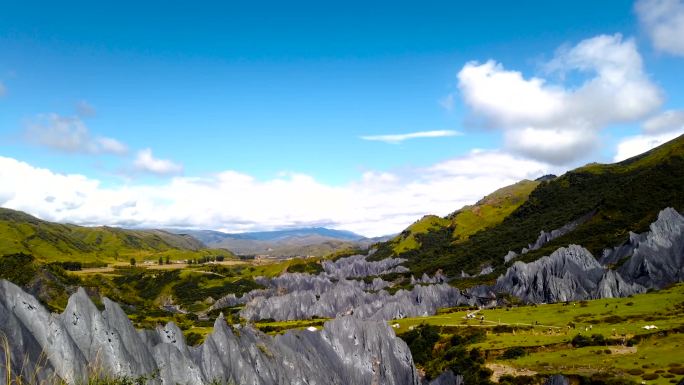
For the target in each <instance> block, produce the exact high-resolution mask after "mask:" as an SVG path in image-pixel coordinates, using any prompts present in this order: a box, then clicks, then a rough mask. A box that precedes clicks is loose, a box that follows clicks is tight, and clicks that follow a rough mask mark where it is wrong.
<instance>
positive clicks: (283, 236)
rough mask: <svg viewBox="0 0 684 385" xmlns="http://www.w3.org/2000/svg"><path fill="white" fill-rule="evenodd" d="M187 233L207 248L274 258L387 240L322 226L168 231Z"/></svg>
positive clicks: (334, 250)
mask: <svg viewBox="0 0 684 385" xmlns="http://www.w3.org/2000/svg"><path fill="white" fill-rule="evenodd" d="M169 231H170V232H173V233H179V234H180V233H182V234H189V235H192V236H193V237H195V238H197V239H199V240H200V241H202V242H203V243H204V244H205V245H207V247H211V248H222V249H228V250H230V251H232V252H234V253H236V254H240V255H258V254H262V255H270V256H275V257H285V256H304V255H315V256H323V255H327V254H330V253H333V252H336V251H339V250H344V249H349V248H358V247H361V248H365V247H368V246H369V245H371V244H373V243H375V242H379V241H384V240H387V239H388V237H381V238H365V237H363V236H362V235H359V234H355V233H353V232H351V231H344V230H334V229H328V228H324V227H307V228H299V229H286V230H274V231H260V232H247V233H223V232H220V231H211V230H169Z"/></svg>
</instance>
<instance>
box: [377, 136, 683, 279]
mask: <svg viewBox="0 0 684 385" xmlns="http://www.w3.org/2000/svg"><path fill="white" fill-rule="evenodd" d="M542 179H544V180H541V181H536V182H529V181H523V182H519V183H517V184H515V185H512V186H508V187H505V188H503V189H501V190H498V191H497V192H495V193H493V194H491V195H490V196H488V197H485V198H484V199H483V200H482V201H480V202H478V204H476V205H474V206H470V207H469V206H466V207H464V208H462V209H460V210H458V211H456V212H454V213H453V214H451V215H449V216H447V217H444V218H439V217H434V216H428V217H425V218H423V219H421V220H420V221H418V222H416V223H414V224H413V225H411V226H410V227H409V228H407V229H406V230H405V231H403V232H402V233H401V234H400V235H398V236H397V237H395V238H394V239H392V240H390V241H388V242H385V243H381V244H379V246H378V251H377V252H376V253H375V254H374V255H373V259H375V260H377V259H383V258H387V257H390V256H398V257H402V258H407V259H408V262H407V263H406V265H407V266H408V267H409V268H410V269H411V270H412V271H413V272H414V273H418V274H420V273H422V272H433V271H436V270H438V269H442V270H443V271H444V272H445V273H446V274H448V275H449V276H452V277H453V276H457V275H459V274H460V273H461V271H462V270H464V271H466V272H468V273H470V274H477V273H478V272H480V271H481V269H482V268H483V267H486V266H491V267H493V268H494V271H495V272H494V273H493V274H492V277H495V276H496V275H498V274H500V273H502V272H503V270H504V268H505V264H506V262H505V260H504V258H503V257H504V256H505V255H506V254H507V253H508V252H509V251H511V250H512V251H516V252H520V251H521V250H522V249H523V248H528V247H530V246H531V245H532V244H534V243H535V240H536V239H537V238H538V237H539V235H540V231H542V230H545V231H551V230H554V229H560V228H562V227H563V226H565V225H567V224H569V223H571V222H573V221H578V220H580V219H582V223H581V224H579V225H578V226H576V228H574V230H572V231H570V232H569V233H567V234H565V235H562V236H560V237H557V238H555V239H553V240H551V241H550V242H548V243H546V244H545V245H543V246H542V247H540V248H538V249H537V250H533V251H531V252H529V253H527V254H525V255H524V256H523V258H522V259H523V260H525V261H531V260H535V259H537V258H539V257H541V256H542V255H549V254H550V253H551V252H552V251H553V250H555V249H557V248H558V247H563V246H568V245H570V244H580V245H582V246H584V247H586V248H587V249H589V250H590V251H591V252H592V253H593V255H594V256H597V257H598V256H600V255H601V253H602V251H603V249H605V248H608V247H614V246H618V245H620V244H622V243H624V242H625V241H627V240H628V238H629V234H630V231H631V232H635V233H640V232H644V231H645V230H647V228H648V225H649V224H650V223H651V222H653V221H654V220H655V219H656V217H657V215H658V212H659V211H660V210H662V209H664V208H666V207H673V208H675V209H676V210H678V211H680V212H681V211H682V210H683V209H684V194H683V193H682V186H684V136H680V137H679V138H676V139H674V140H672V141H670V142H668V143H665V144H663V145H661V146H660V147H657V148H654V149H653V150H651V151H648V152H646V153H644V154H642V155H639V156H636V157H634V158H630V159H627V160H625V161H623V162H620V163H615V164H598V163H592V164H589V165H586V166H584V167H580V168H578V169H575V170H572V171H569V172H567V173H565V174H564V175H562V176H560V177H557V178H542ZM497 197H498V199H495V198H497ZM502 197H503V198H502ZM476 213H480V214H481V215H479V216H477V215H476Z"/></svg>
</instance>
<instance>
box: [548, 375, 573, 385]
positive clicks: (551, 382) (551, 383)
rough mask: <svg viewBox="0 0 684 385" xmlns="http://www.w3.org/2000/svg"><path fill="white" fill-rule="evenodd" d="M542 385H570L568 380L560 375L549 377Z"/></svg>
mask: <svg viewBox="0 0 684 385" xmlns="http://www.w3.org/2000/svg"><path fill="white" fill-rule="evenodd" d="M544 385H570V380H569V379H568V378H567V377H565V376H563V375H561V374H555V375H553V376H551V377H549V378H548V379H547V380H546V382H544Z"/></svg>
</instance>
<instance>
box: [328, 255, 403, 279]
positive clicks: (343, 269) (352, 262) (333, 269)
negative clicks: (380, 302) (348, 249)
mask: <svg viewBox="0 0 684 385" xmlns="http://www.w3.org/2000/svg"><path fill="white" fill-rule="evenodd" d="M404 262H406V259H403V258H387V259H383V260H380V261H373V262H369V261H367V260H366V256H365V255H353V256H351V257H347V258H340V259H338V260H337V261H335V262H332V261H325V262H323V270H325V272H326V273H328V274H329V275H330V276H333V277H336V278H338V279H342V278H363V277H370V276H374V275H384V274H390V273H405V272H408V271H409V269H407V268H406V267H405V266H400V264H401V263H404Z"/></svg>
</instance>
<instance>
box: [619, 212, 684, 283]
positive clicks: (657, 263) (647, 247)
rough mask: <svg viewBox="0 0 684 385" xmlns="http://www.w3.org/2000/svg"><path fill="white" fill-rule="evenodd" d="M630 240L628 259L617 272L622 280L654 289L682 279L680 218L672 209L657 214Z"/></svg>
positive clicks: (683, 241) (682, 221)
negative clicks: (642, 230) (646, 227)
mask: <svg viewBox="0 0 684 385" xmlns="http://www.w3.org/2000/svg"><path fill="white" fill-rule="evenodd" d="M630 238H631V237H630ZM634 240H637V242H636V244H634V245H633V251H632V256H631V257H630V258H629V259H628V260H627V261H626V262H625V263H624V264H622V266H620V267H619V268H618V269H617V271H618V272H619V273H620V275H622V276H623V277H624V278H625V279H626V280H628V281H630V282H635V283H638V284H640V285H642V286H645V287H648V288H658V289H659V288H662V287H664V286H666V285H668V284H670V283H673V282H680V281H682V280H684V217H683V216H682V215H680V214H679V213H678V212H677V211H676V210H675V209H672V208H667V209H665V210H663V211H661V212H660V214H658V219H657V220H656V221H655V222H653V223H652V224H651V226H650V231H649V232H647V233H645V234H642V235H641V236H639V237H634Z"/></svg>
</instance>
